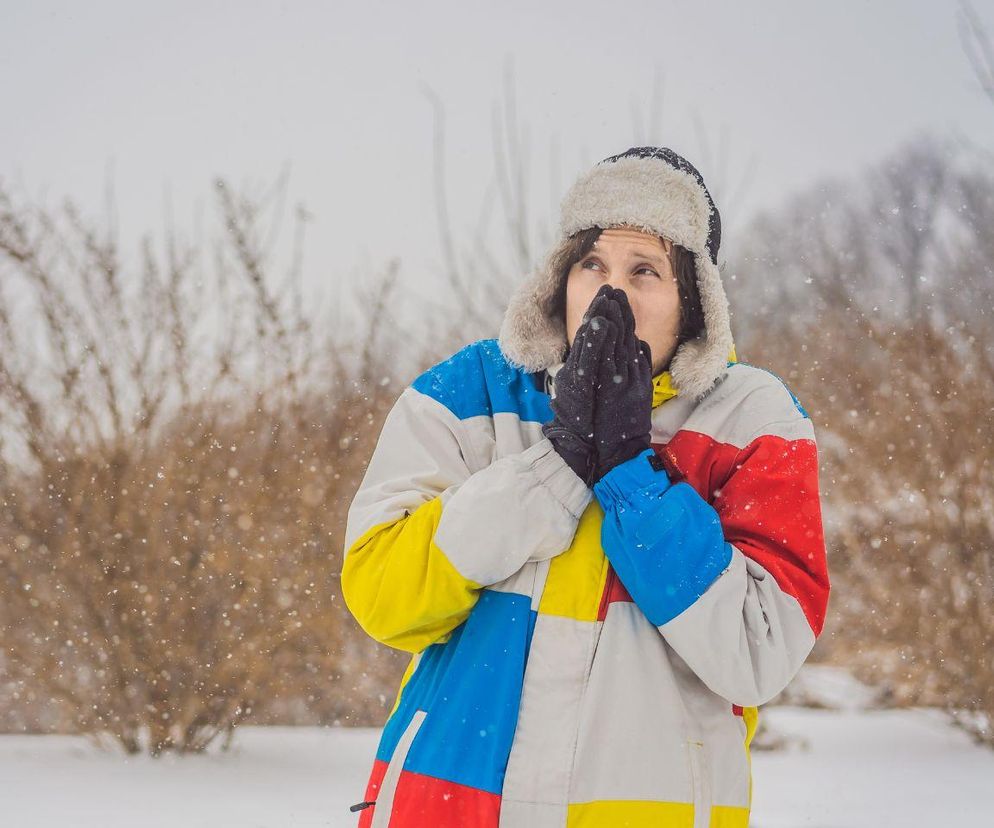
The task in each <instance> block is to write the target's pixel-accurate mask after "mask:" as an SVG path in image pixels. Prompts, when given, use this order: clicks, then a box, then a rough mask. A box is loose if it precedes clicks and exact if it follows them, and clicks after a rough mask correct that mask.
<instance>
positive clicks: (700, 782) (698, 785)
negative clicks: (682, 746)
mask: <svg viewBox="0 0 994 828" xmlns="http://www.w3.org/2000/svg"><path fill="white" fill-rule="evenodd" d="M687 751H688V758H689V760H690V761H689V766H690V783H691V785H692V786H693V792H694V828H708V827H709V826H710V825H711V775H710V773H709V770H708V763H707V754H706V753H705V752H704V742H703V741H700V740H697V739H688V740H687Z"/></svg>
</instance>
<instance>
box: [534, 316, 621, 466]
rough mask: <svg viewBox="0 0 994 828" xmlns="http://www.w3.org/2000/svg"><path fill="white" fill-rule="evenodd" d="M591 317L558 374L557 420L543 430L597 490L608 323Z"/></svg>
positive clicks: (554, 407) (556, 390)
mask: <svg viewBox="0 0 994 828" xmlns="http://www.w3.org/2000/svg"><path fill="white" fill-rule="evenodd" d="M591 317H592V314H590V312H589V310H588V312H587V313H586V314H585V315H584V320H583V323H582V324H581V325H580V327H579V328H578V329H577V332H576V335H575V336H574V337H573V344H572V345H571V346H570V348H569V353H568V354H567V355H566V360H565V361H564V363H563V366H562V368H560V369H559V371H558V372H557V373H556V378H555V396H554V397H553V398H552V402H551V403H550V405H551V406H552V410H553V412H554V414H555V416H554V417H553V419H552V420H550V421H549V422H547V423H545V424H544V425H543V426H542V433H543V434H544V435H545V436H546V437H548V438H549V441H550V442H551V443H552V445H553V447H554V448H555V449H556V451H557V452H558V453H559V455H560V456H561V457H562V458H563V459H564V460H565V461H566V462H567V463H568V464H569V466H570V468H572V469H573V471H574V472H576V474H577V476H578V477H579V478H580V479H581V480H582V481H583V482H584V483H586V484H587V485H588V486H593V483H594V481H593V475H594V471H595V469H596V464H597V448H596V446H595V444H594V385H595V383H596V382H597V371H598V363H599V362H600V359H601V354H602V351H603V349H604V344H605V342H606V338H607V333H608V331H607V327H606V326H605V325H604V324H603V323H604V322H605V320H604V319H592V318H591Z"/></svg>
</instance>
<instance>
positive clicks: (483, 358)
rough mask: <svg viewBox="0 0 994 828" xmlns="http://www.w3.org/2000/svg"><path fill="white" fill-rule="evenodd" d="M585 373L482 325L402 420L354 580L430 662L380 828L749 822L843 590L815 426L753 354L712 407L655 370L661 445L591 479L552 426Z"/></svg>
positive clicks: (381, 800)
mask: <svg viewBox="0 0 994 828" xmlns="http://www.w3.org/2000/svg"><path fill="white" fill-rule="evenodd" d="M560 367H561V363H560V364H559V365H557V366H555V367H553V368H551V369H549V370H547V371H540V372H535V373H527V372H525V371H524V370H522V369H520V368H515V367H513V366H512V364H511V363H509V362H508V360H507V359H506V358H505V357H504V356H503V354H502V352H501V350H500V348H499V347H498V343H497V340H496V339H484V340H480V341H478V342H474V343H472V344H470V345H468V346H466V347H464V348H462V349H461V350H460V351H458V352H457V353H456V354H454V355H453V356H452V357H450V358H449V359H446V360H444V361H442V362H440V363H438V364H437V365H435V366H433V367H432V368H430V369H428V370H427V371H425V372H424V373H422V374H421V375H420V376H419V377H417V379H415V380H414V382H413V383H412V384H411V385H410V386H409V387H407V388H406V389H405V390H404V391H403V392H402V393H401V395H400V397H399V399H398V400H397V402H396V404H395V405H394V407H393V409H392V410H391V411H390V412H389V414H388V416H387V418H386V421H385V423H384V425H383V430H382V433H381V435H380V438H379V441H378V443H377V445H376V448H375V451H374V453H373V456H372V459H371V460H370V463H369V466H368V469H367V470H366V473H365V476H364V478H363V480H362V483H361V485H360V488H359V490H358V492H357V494H356V495H355V499H354V501H353V503H352V505H351V508H350V510H349V514H348V522H347V529H346V540H345V550H346V557H345V560H344V565H343V570H342V590H343V594H344V597H345V600H346V603H347V605H348V607H349V609H350V611H351V612H352V613H353V615H354V616H355V618H356V619H357V620H358V622H359V624H360V625H361V626H362V628H363V629H364V630H365V631H366V632H367V633H368V634H369V635H370V636H372V637H373V638H375V639H376V640H377V641H380V642H382V643H384V644H386V645H389V646H391V647H395V648H399V649H401V650H406V651H408V652H410V653H412V654H413V656H412V658H411V661H410V664H409V666H408V668H407V670H406V672H405V674H404V676H403V679H402V681H401V686H400V688H399V691H398V694H397V697H396V700H395V702H394V704H393V708H392V710H391V712H390V715H389V718H388V719H387V722H386V725H385V726H384V728H383V731H382V734H381V737H380V741H379V747H378V749H377V752H376V756H375V760H374V762H373V766H372V771H371V774H370V777H369V781H368V785H367V788H366V791H365V802H364V803H362V805H363V806H365V807H363V808H362V809H361V810H360V811H359V817H358V819H359V823H358V824H359V825H360V826H362V827H363V828H369V827H371V826H392V827H393V828H398V826H401V827H405V826H432V827H433V828H437V827H440V826H462V828H470V827H474V828H475V827H476V826H512V827H513V828H518V827H519V826H520V828H525V827H526V826H527V828H553V827H554V826H555V827H556V828H558V826H570V827H571V828H574V827H579V826H619V825H626V826H674V827H676V826H687V828H691V826H693V828H702V826H711V827H712V828H733V827H734V828H740V826H746V825H747V824H748V819H749V812H750V807H751V801H752V774H751V759H750V752H749V745H750V741H751V740H752V736H753V734H754V732H755V729H756V725H757V721H758V718H757V715H758V710H757V708H758V706H759V705H762V704H763V703H764V702H766V701H768V700H770V699H772V698H773V697H774V696H776V695H777V694H778V693H779V692H780V691H781V690H782V689H783V688H784V687H785V686H786V685H787V684H788V682H790V680H791V678H792V677H793V676H794V675H795V674H796V672H797V671H798V669H799V668H800V666H801V664H802V663H803V662H804V660H805V658H806V657H807V656H808V654H809V652H810V651H811V649H812V647H813V645H814V643H815V639H816V637H817V636H818V635H819V634H820V632H821V629H822V624H823V621H824V617H825V610H826V605H827V601H828V595H829V579H828V572H827V565H826V555H825V545H824V539H823V534H822V520H821V507H820V502H819V494H818V460H817V451H816V444H815V436H814V431H813V428H812V424H811V420H810V419H809V417H808V415H807V413H806V412H805V410H804V408H803V407H802V406H801V404H800V402H798V400H797V399H796V398H795V397H794V395H793V394H792V393H791V392H790V391H789V390H788V388H787V387H786V386H785V385H784V383H783V382H782V381H781V380H780V379H779V378H778V377H776V376H775V375H773V374H771V373H770V372H768V371H766V370H764V369H761V368H758V367H755V366H753V365H749V364H746V363H742V362H739V361H737V360H736V357H735V351H734V348H733V349H732V351H731V353H730V357H729V361H728V365H727V367H726V368H725V370H724V372H723V374H722V375H721V377H720V379H719V381H718V382H717V384H716V385H715V387H714V389H713V390H712V391H711V392H710V393H709V394H707V395H706V396H704V397H703V398H702V399H700V400H698V401H697V402H695V401H694V400H692V399H690V398H689V396H688V397H685V396H681V395H680V394H678V393H677V392H676V389H674V388H673V387H672V385H671V384H670V382H669V380H670V378H669V375H668V372H664V373H662V374H660V375H658V376H657V377H655V378H654V390H655V393H654V399H653V426H652V444H651V448H650V449H646V450H645V451H644V452H642V453H640V454H639V455H638V456H636V457H634V458H632V459H630V460H628V461H626V462H624V463H622V464H621V465H619V466H617V467H615V468H614V469H612V470H611V471H610V472H609V473H608V474H607V475H605V476H604V477H603V478H602V479H601V480H600V481H598V482H597V483H596V484H595V486H594V488H593V491H591V490H590V489H589V488H587V486H586V485H585V484H584V483H583V481H582V480H580V478H579V477H577V476H576V474H575V473H574V472H573V471H572V470H571V469H570V467H569V466H568V465H566V463H565V462H564V461H563V460H562V458H561V457H560V456H559V455H558V454H557V453H556V451H555V450H554V449H553V448H552V445H551V443H550V442H549V440H548V439H547V438H545V437H544V436H543V435H542V432H541V426H542V424H543V423H545V422H547V421H548V420H550V419H552V416H553V415H552V410H551V408H550V392H551V393H552V394H554V375H555V373H556V371H557V370H558V369H559V368H560ZM357 793H358V792H357ZM357 799H358V796H357ZM369 803H372V804H369Z"/></svg>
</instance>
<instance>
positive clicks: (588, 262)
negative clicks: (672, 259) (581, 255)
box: [580, 259, 659, 279]
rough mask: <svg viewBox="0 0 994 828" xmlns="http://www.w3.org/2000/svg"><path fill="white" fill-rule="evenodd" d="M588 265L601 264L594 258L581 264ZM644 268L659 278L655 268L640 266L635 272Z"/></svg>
mask: <svg viewBox="0 0 994 828" xmlns="http://www.w3.org/2000/svg"><path fill="white" fill-rule="evenodd" d="M587 265H598V266H599V263H598V262H595V261H594V260H593V259H587V260H586V261H585V262H583V264H581V265H580V267H581V268H585V267H587ZM643 270H646V271H648V272H649V273H650V274H651V275H652V276H655V277H656V278H657V279H658V278H659V274H658V273H656V271H655V270H653V269H652V268H651V267H640V268H639V269H638V270H636V271H635V272H636V273H641V272H642V271H643Z"/></svg>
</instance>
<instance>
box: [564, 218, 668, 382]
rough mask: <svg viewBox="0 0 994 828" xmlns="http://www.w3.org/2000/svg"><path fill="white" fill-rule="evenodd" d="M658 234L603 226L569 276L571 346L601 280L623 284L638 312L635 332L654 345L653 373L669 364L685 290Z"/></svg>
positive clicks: (633, 307) (567, 328)
mask: <svg viewBox="0 0 994 828" xmlns="http://www.w3.org/2000/svg"><path fill="white" fill-rule="evenodd" d="M670 244H671V242H669V241H667V242H666V247H664V246H663V242H662V241H661V240H660V239H659V237H658V236H654V235H652V234H649V233H643V232H642V231H640V230H635V229H630V228H627V227H610V228H608V229H606V230H603V231H602V232H601V234H600V236H599V237H598V238H597V241H596V242H594V247H593V249H592V250H591V251H590V252H589V253H588V254H587V255H586V256H584V257H583V258H582V259H580V261H578V262H577V263H576V264H574V265H573V267H571V268H570V271H569V274H568V275H567V279H566V335H567V337H568V341H569V343H570V345H572V344H573V338H574V337H575V336H576V332H577V330H579V328H580V323H581V322H582V321H583V314H584V313H586V311H587V308H588V307H590V303H591V301H593V298H594V295H595V294H596V293H597V291H598V290H599V289H600V287H601V285H603V284H605V283H606V284H609V285H612V286H613V287H615V288H621V289H622V290H623V291H625V294H626V295H627V296H628V303H629V304H630V305H631V306H632V312H633V313H634V315H635V335H636V336H637V337H638V338H639V339H642V340H645V341H646V342H647V343H648V344H649V348H650V349H651V350H652V374H653V376H655V375H656V374H658V373H659V372H660V371H661V370H662V369H663V366H664V365H666V364H668V363H669V360H670V357H671V356H672V355H673V352H674V351H675V350H676V345H677V336H678V334H679V331H680V294H679V291H678V289H677V281H676V277H675V275H674V274H673V271H672V269H671V267H670V262H669V259H668V258H667V249H668V247H669V245H670Z"/></svg>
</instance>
